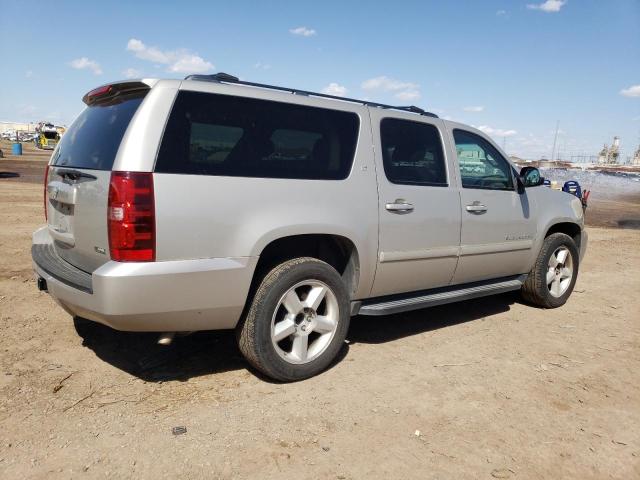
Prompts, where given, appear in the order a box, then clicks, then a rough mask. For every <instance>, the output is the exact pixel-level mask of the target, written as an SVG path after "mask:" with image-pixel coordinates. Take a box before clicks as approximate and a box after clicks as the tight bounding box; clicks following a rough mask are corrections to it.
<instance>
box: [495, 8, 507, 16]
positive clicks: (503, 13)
mask: <svg viewBox="0 0 640 480" xmlns="http://www.w3.org/2000/svg"><path fill="white" fill-rule="evenodd" d="M506 14H507V11H506V10H498V11H497V12H496V15H498V16H499V17H500V16H502V15H506Z"/></svg>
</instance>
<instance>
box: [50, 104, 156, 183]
mask: <svg viewBox="0 0 640 480" xmlns="http://www.w3.org/2000/svg"><path fill="white" fill-rule="evenodd" d="M143 98H144V94H142V95H141V94H136V95H131V96H128V97H125V98H123V97H119V98H118V100H117V101H115V102H106V103H99V104H95V105H92V106H90V107H87V108H85V109H84V111H83V112H82V113H81V114H80V115H79V116H78V118H76V120H75V121H74V122H73V124H72V125H71V127H69V130H67V132H66V133H65V134H64V136H63V137H62V139H61V140H60V143H59V144H58V149H57V150H56V154H55V156H54V159H53V165H56V166H65V167H76V168H86V169H91V170H111V168H112V167H113V162H114V160H115V157H116V153H117V152H118V147H119V146H120V142H121V141H122V137H123V136H124V132H125V131H126V129H127V127H128V126H129V122H130V121H131V119H132V118H133V115H134V113H135V112H136V110H137V109H138V107H139V106H140V103H141V102H142V99H143Z"/></svg>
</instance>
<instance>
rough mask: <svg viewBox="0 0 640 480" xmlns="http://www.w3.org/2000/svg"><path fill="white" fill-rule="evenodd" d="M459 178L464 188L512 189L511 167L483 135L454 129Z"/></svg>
mask: <svg viewBox="0 0 640 480" xmlns="http://www.w3.org/2000/svg"><path fill="white" fill-rule="evenodd" d="M453 137H454V139H455V142H456V153H457V155H458V165H459V166H460V177H461V178H462V186H463V187H464V188H482V189H488V190H513V177H512V175H511V166H510V165H509V162H507V160H505V158H504V157H503V156H502V155H500V153H499V152H498V151H497V150H496V149H495V148H494V147H493V146H492V145H491V144H490V143H489V142H487V141H486V140H485V139H484V138H482V137H480V136H478V135H476V134H474V133H471V132H467V131H465V130H454V131H453Z"/></svg>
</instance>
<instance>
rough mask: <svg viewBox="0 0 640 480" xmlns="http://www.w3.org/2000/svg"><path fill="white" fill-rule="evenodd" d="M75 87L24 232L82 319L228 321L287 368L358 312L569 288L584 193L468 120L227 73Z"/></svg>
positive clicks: (301, 363) (317, 366)
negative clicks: (519, 157) (39, 203)
mask: <svg viewBox="0 0 640 480" xmlns="http://www.w3.org/2000/svg"><path fill="white" fill-rule="evenodd" d="M83 100H84V102H85V103H86V105H87V107H86V109H85V110H84V111H83V112H82V113H81V114H80V116H79V117H78V118H77V119H76V121H75V122H74V123H73V125H72V126H71V127H70V128H69V130H68V131H67V133H66V134H65V135H64V136H63V137H62V139H61V141H60V143H59V144H58V145H57V147H56V149H55V151H54V152H53V155H52V157H51V161H50V162H49V166H48V168H47V176H46V180H45V199H44V200H45V212H46V217H47V225H45V226H44V227H42V228H40V229H39V230H38V231H36V232H35V233H34V235H33V247H32V255H33V263H34V268H35V271H36V273H37V275H38V279H39V280H38V285H39V288H41V289H42V290H47V291H48V292H49V293H50V294H51V295H52V297H53V298H55V299H56V301H57V302H58V303H59V304H60V305H61V306H62V307H63V308H64V309H65V310H67V311H68V312H69V313H70V314H71V315H73V316H78V317H83V318H87V319H90V320H94V321H96V322H100V323H103V324H106V325H109V326H111V327H113V328H115V329H119V330H128V331H155V332H160V333H162V334H163V337H162V339H163V341H165V342H168V341H169V340H170V338H171V334H172V333H173V332H189V331H196V330H209V329H236V330H237V332H238V338H239V345H240V349H241V350H242V352H243V353H244V355H245V356H246V358H247V359H248V360H249V362H250V363H251V364H252V365H253V366H254V367H256V368H257V369H259V370H261V371H262V372H264V373H265V374H267V375H269V376H271V377H273V378H276V379H279V380H298V379H302V378H306V377H309V376H311V375H314V374H316V373H318V372H320V371H321V370H323V369H324V368H326V367H327V366H328V365H329V363H330V362H331V361H332V360H333V358H334V357H335V356H336V354H337V352H338V351H339V349H340V348H341V346H342V343H343V341H344V339H345V335H346V333H347V329H348V326H349V319H350V317H351V316H352V315H355V314H360V315H387V314H390V313H396V312H402V311H406V310H412V309H418V308H423V307H428V306H431V305H438V304H442V303H448V302H454V301H458V300H465V299H469V298H475V297H480V296H484V295H491V294H496V293H502V292H506V291H510V290H519V289H521V290H522V292H523V295H524V297H525V298H526V299H527V300H528V301H530V302H532V303H534V304H536V305H540V306H543V307H558V306H560V305H562V304H564V303H565V302H566V300H567V298H568V297H569V295H570V294H571V291H572V289H573V286H574V283H575V281H576V276H577V273H578V265H579V262H580V259H581V258H582V255H583V254H584V251H585V248H586V244H587V236H586V232H585V231H584V229H583V227H584V223H583V211H582V205H581V203H580V201H579V200H578V199H577V198H575V197H573V196H571V195H569V194H567V193H563V192H558V191H554V190H551V189H548V188H543V187H539V185H541V184H542V178H541V177H540V174H539V172H538V171H537V170H536V169H535V168H526V169H524V170H523V171H521V172H516V170H515V169H514V167H513V166H512V165H511V164H510V163H509V161H508V160H507V159H506V157H505V155H504V154H503V153H502V152H501V150H500V148H499V147H498V146H497V145H495V144H494V143H493V142H492V140H491V139H490V138H488V137H487V136H486V135H484V134H483V133H482V132H480V131H478V130H476V129H474V128H471V127H469V126H467V125H462V124H458V123H454V122H450V121H445V120H442V119H439V118H438V117H437V116H436V115H433V114H430V113H428V112H424V111H422V110H421V109H419V108H416V107H394V106H389V105H382V104H376V103H371V102H367V101H362V100H355V99H348V98H339V97H332V96H329V95H322V94H317V93H313V92H306V91H300V90H295V89H289V88H282V87H274V86H269V85H259V84H253V83H250V82H244V81H240V80H238V79H237V78H235V77H231V76H229V75H225V74H217V75H211V76H190V77H187V78H186V79H185V80H183V81H179V80H148V79H144V80H127V81H124V82H118V83H112V84H109V85H104V86H101V87H99V88H96V89H95V90H93V91H91V92H89V93H87V94H86V95H85V96H84V98H83ZM389 321H401V320H400V319H399V318H390V320H389Z"/></svg>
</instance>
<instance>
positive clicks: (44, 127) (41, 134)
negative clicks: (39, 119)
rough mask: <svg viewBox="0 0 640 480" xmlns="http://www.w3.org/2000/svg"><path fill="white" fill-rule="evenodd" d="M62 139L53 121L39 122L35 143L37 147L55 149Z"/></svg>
mask: <svg viewBox="0 0 640 480" xmlns="http://www.w3.org/2000/svg"><path fill="white" fill-rule="evenodd" d="M59 141H60V134H59V132H58V129H57V128H56V127H55V126H54V125H53V124H51V123H39V124H38V126H37V127H36V136H35V137H34V143H35V145H36V148H41V149H44V150H53V149H54V148H55V147H56V145H57V144H58V142H59Z"/></svg>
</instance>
